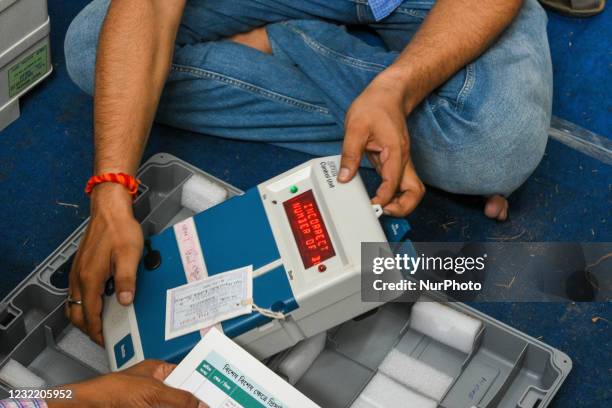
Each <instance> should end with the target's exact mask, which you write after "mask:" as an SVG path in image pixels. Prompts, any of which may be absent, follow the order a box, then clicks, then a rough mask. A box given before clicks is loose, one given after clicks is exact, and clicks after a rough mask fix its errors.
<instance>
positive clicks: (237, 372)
mask: <svg viewBox="0 0 612 408" xmlns="http://www.w3.org/2000/svg"><path fill="white" fill-rule="evenodd" d="M164 382H165V383H166V384H167V385H169V386H171V387H175V388H180V389H183V390H186V391H189V392H191V393H192V394H193V395H195V396H196V398H198V399H199V400H200V401H202V402H204V403H206V404H207V405H208V406H209V407H210V408H320V407H319V406H318V405H316V404H315V403H314V402H312V401H311V400H310V399H308V398H307V397H306V396H305V395H303V394H302V393H300V392H299V391H298V390H296V389H295V388H293V387H292V386H291V385H289V384H288V383H287V382H286V381H284V380H283V379H282V378H280V377H279V376H278V375H276V374H275V373H274V372H273V371H271V370H270V369H269V368H268V367H266V366H265V365H263V364H262V363H261V362H259V361H258V360H257V359H255V358H254V357H253V356H251V355H250V354H249V353H248V352H246V351H245V350H244V349H242V348H241V347H240V346H238V345H237V344H236V343H234V342H233V341H232V340H231V339H229V338H228V337H226V336H225V335H224V334H222V333H221V332H220V331H218V330H217V329H214V328H213V329H211V330H210V331H209V332H208V333H207V334H206V335H205V336H204V337H203V338H202V340H200V342H199V343H198V344H197V345H196V346H195V347H194V348H193V350H191V352H190V353H189V354H188V355H187V357H185V359H184V360H183V361H182V362H181V363H180V364H179V365H178V366H177V367H176V368H175V369H174V371H173V372H172V373H171V374H170V375H169V376H168V378H166V380H165V381H164Z"/></svg>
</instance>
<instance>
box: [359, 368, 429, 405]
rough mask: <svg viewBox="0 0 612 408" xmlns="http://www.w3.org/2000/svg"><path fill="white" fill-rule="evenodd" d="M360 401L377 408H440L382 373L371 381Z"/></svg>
mask: <svg viewBox="0 0 612 408" xmlns="http://www.w3.org/2000/svg"><path fill="white" fill-rule="evenodd" d="M360 399H362V400H363V402H365V403H368V404H370V405H371V406H374V407H376V408H399V407H410V408H438V403H437V402H436V401H434V400H432V399H430V398H427V397H424V396H423V395H420V394H417V393H416V392H414V391H412V390H410V389H409V388H406V387H404V386H403V385H401V384H399V383H398V382H396V381H395V380H393V379H392V378H389V377H387V376H386V375H384V374H382V373H377V374H376V375H375V376H374V377H373V378H372V379H371V380H370V382H369V383H368V385H366V387H365V389H364V390H363V392H362V393H361V395H360V396H359V398H358V399H357V401H359V400H360ZM353 406H354V404H353ZM366 406H367V405H366Z"/></svg>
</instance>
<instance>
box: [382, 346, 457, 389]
mask: <svg viewBox="0 0 612 408" xmlns="http://www.w3.org/2000/svg"><path fill="white" fill-rule="evenodd" d="M378 371H380V372H382V373H383V374H385V375H387V376H388V377H391V378H393V379H394V380H395V381H397V382H399V383H400V384H402V385H405V386H406V387H408V388H411V389H413V390H414V391H417V392H418V393H420V394H423V395H426V396H428V397H430V398H432V399H434V400H436V401H440V400H442V397H444V394H445V393H446V390H448V387H450V385H451V383H452V382H453V378H452V377H449V376H448V375H446V374H444V373H443V372H441V371H438V370H436V369H435V368H433V367H431V366H429V365H427V364H425V363H424V362H422V361H420V360H417V359H416V358H412V357H410V356H409V355H406V354H404V353H402V352H401V351H398V350H397V349H393V350H391V351H390V352H389V354H387V357H385V359H384V360H383V362H382V363H381V365H380V366H379V367H378Z"/></svg>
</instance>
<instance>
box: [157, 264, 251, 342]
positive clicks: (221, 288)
mask: <svg viewBox="0 0 612 408" xmlns="http://www.w3.org/2000/svg"><path fill="white" fill-rule="evenodd" d="M252 310H253V266H252V265H249V266H245V267H243V268H239V269H234V270H232V271H227V272H223V273H219V274H217V275H213V276H209V277H207V278H204V279H202V280H198V281H194V282H191V283H187V284H185V285H182V286H179V287H176V288H173V289H168V291H167V292H166V340H170V339H173V338H175V337H178V336H182V335H185V334H188V333H192V332H194V331H197V330H200V329H204V328H209V327H210V326H213V325H215V324H217V323H219V322H222V321H224V320H227V319H231V318H233V317H236V316H241V315H244V314H248V313H251V311H252Z"/></svg>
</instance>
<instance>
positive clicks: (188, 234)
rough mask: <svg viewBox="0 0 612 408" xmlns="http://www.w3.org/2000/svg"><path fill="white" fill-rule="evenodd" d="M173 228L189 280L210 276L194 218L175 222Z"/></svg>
mask: <svg viewBox="0 0 612 408" xmlns="http://www.w3.org/2000/svg"><path fill="white" fill-rule="evenodd" d="M173 228H174V236H175V237H176V244H177V245H178V248H179V253H180V254H181V262H182V263H183V269H184V270H185V276H186V278H187V282H193V281H196V280H200V279H204V278H205V277H207V276H208V271H207V270H206V263H204V255H202V246H201V245H200V238H199V237H198V230H197V229H196V226H195V222H194V221H193V218H187V219H186V220H185V221H181V222H179V223H177V224H175V225H174V227H173Z"/></svg>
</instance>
